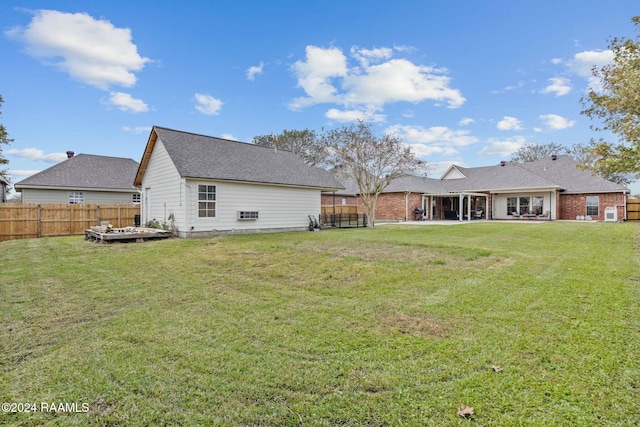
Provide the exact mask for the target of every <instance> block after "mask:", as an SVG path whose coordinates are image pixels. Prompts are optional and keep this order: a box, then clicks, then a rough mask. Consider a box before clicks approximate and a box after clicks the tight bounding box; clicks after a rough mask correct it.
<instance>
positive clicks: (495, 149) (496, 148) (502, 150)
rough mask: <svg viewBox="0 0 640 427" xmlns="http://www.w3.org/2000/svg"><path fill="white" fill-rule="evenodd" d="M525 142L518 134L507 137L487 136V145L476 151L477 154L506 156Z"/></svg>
mask: <svg viewBox="0 0 640 427" xmlns="http://www.w3.org/2000/svg"><path fill="white" fill-rule="evenodd" d="M525 144H526V139H525V138H524V137H523V136H520V135H516V136H512V137H511V138H507V139H496V138H489V145H487V146H485V147H483V148H482V150H480V151H479V152H478V155H480V156H500V157H506V156H509V155H511V154H512V153H515V152H516V151H518V149H519V148H520V147H522V146H524V145H525Z"/></svg>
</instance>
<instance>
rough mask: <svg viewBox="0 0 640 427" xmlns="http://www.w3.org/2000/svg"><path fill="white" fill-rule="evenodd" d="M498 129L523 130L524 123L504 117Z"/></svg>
mask: <svg viewBox="0 0 640 427" xmlns="http://www.w3.org/2000/svg"><path fill="white" fill-rule="evenodd" d="M496 127H497V128H498V129H500V130H522V129H523V128H522V123H521V122H520V120H519V119H517V118H515V117H510V116H504V118H503V119H502V120H500V121H499V122H498V124H497V125H496Z"/></svg>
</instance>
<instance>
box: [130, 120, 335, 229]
mask: <svg viewBox="0 0 640 427" xmlns="http://www.w3.org/2000/svg"><path fill="white" fill-rule="evenodd" d="M134 185H135V186H136V187H137V188H139V189H140V190H141V192H142V220H143V223H146V222H147V221H150V220H153V219H155V220H157V221H159V222H164V221H167V222H170V223H172V224H173V226H174V227H175V229H176V230H177V235H178V236H179V237H199V236H209V235H215V234H220V233H232V232H261V231H284V230H304V229H306V228H307V227H308V225H309V215H313V216H317V215H318V214H319V213H320V198H321V192H322V191H337V190H340V189H341V188H342V185H341V184H340V182H338V181H337V180H336V179H335V178H334V177H333V175H331V173H329V172H328V171H326V170H324V169H321V168H317V167H312V166H308V165H307V164H305V163H304V161H303V160H302V159H301V158H300V157H298V156H297V155H295V154H293V153H292V152H289V151H285V150H278V149H274V148H269V147H263V146H259V145H255V144H249V143H244V142H237V141H231V140H226V139H222V138H215V137H212V136H206V135H199V134H194V133H189V132H182V131H178V130H172V129H167V128H163V127H158V126H154V127H153V129H152V130H151V133H150V135H149V139H148V141H147V145H146V148H145V150H144V154H143V156H142V160H141V162H140V167H139V168H138V172H137V174H136V177H135V182H134Z"/></svg>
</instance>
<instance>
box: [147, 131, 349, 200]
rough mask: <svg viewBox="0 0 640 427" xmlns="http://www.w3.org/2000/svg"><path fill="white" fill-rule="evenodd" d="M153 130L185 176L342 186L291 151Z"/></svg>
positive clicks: (328, 187) (328, 186) (285, 183)
mask: <svg viewBox="0 0 640 427" xmlns="http://www.w3.org/2000/svg"><path fill="white" fill-rule="evenodd" d="M153 131H155V132H156V134H157V135H158V140H159V141H160V142H162V144H163V145H164V147H165V149H166V150H167V152H168V153H169V157H170V158H171V160H172V161H173V163H174V165H175V167H176V168H177V170H178V173H179V174H180V176H181V177H183V178H204V179H219V180H226V181H245V182H255V183H268V184H280V185H292V186H302V187H315V188H321V189H340V188H342V187H343V186H342V184H341V183H340V182H339V181H338V180H336V179H335V178H334V176H333V175H331V173H329V172H328V171H327V170H325V169H321V168H318V167H314V166H309V165H307V164H306V163H304V161H303V160H302V159H301V158H300V157H298V156H297V155H295V154H294V153H292V152H290V151H286V150H275V149H273V148H268V147H263V146H259V145H255V144H249V143H245V142H238V141H231V140H227V139H222V138H215V137H212V136H206V135H198V134H194V133H188V132H182V131H177V130H172V129H167V128H162V127H157V126H156V127H154V128H153Z"/></svg>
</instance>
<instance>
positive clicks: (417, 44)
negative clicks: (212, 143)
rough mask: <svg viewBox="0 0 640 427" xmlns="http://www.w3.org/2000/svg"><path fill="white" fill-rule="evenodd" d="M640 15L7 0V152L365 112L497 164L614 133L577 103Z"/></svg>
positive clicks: (45, 156) (26, 163)
mask: <svg viewBox="0 0 640 427" xmlns="http://www.w3.org/2000/svg"><path fill="white" fill-rule="evenodd" d="M638 14H640V4H638V2H637V1H631V0H629V1H627V0H613V1H610V2H603V1H602V0H599V1H594V0H580V1H573V0H567V1H547V0H538V1H529V0H524V1H513V0H509V1H502V0H500V1H491V0H486V1H476V0H464V1H461V0H458V1H456V0H448V1H445V0H442V1H435V0H433V1H424V0H422V1H413V0H411V1H399V2H389V1H378V0H367V1H348V0H341V1H332V0H330V1H300V0H292V1H289V0H286V1H268V0H263V1H250V0H245V1H209V2H191V1H184V2H173V1H163V0H154V1H147V0H136V1H131V0H127V1H120V0H111V1H108V2H107V1H55V0H52V1H11V0H6V1H3V2H1V3H0V30H1V31H2V33H1V34H0V52H2V59H1V63H0V94H2V96H3V98H4V105H3V106H2V117H1V119H0V120H1V122H2V124H4V126H5V127H6V128H7V131H8V132H9V136H10V137H11V138H13V139H14V140H15V141H14V142H13V143H12V144H11V145H10V146H9V147H3V151H4V155H5V157H6V158H7V159H8V160H9V175H10V177H11V178H12V180H13V182H17V181H19V180H21V179H24V178H26V177H27V176H29V175H31V174H33V173H35V172H38V171H40V170H43V169H46V168H48V167H50V166H52V165H53V164H55V163H56V162H59V161H61V160H64V159H65V158H66V155H65V154H64V153H65V152H66V151H67V150H73V151H75V152H76V153H87V154H100V155H109V156H116V157H127V158H132V159H135V160H137V161H139V160H140V158H141V156H142V152H143V150H144V147H145V144H146V142H147V138H148V135H149V131H150V129H151V126H153V125H158V126H164V127H169V128H174V129H178V130H184V131H188V132H194V133H202V134H206V135H212V136H218V137H224V138H230V139H237V140H239V141H245V142H250V141H251V139H252V138H253V137H254V136H256V135H263V134H269V133H279V132H282V131H283V130H284V129H304V128H309V129H315V130H317V131H321V130H322V129H323V128H324V129H332V128H335V127H339V126H341V125H343V124H347V123H349V121H353V120H357V119H364V120H367V121H370V122H371V123H372V125H373V127H374V129H375V130H376V131H377V132H379V133H380V134H382V133H384V132H393V133H395V134H397V135H399V136H401V137H402V138H403V139H404V140H405V142H406V143H408V144H411V145H412V147H413V148H414V151H415V152H416V153H417V154H418V155H420V156H421V158H423V159H424V160H426V161H428V162H430V163H432V164H433V165H434V167H433V175H434V176H438V175H439V173H440V172H441V171H442V170H443V169H445V168H446V167H447V166H449V165H450V164H452V163H455V164H459V165H463V166H486V165H492V164H497V163H498V162H499V161H500V160H506V159H508V158H509V156H510V155H511V153H513V152H514V151H516V150H517V149H518V148H519V147H520V146H522V145H524V144H529V143H538V144H544V143H548V142H555V143H559V144H563V145H567V146H570V145H573V144H574V143H586V142H588V141H589V139H590V138H591V137H594V136H596V137H598V136H600V135H595V134H594V133H593V131H591V130H590V125H591V124H592V122H591V121H590V120H589V119H588V118H586V117H584V116H581V115H580V110H581V105H580V101H579V100H580V97H581V96H582V95H583V94H584V93H585V91H586V90H587V89H588V87H589V85H590V84H591V85H593V84H596V83H595V82H593V81H590V76H591V73H590V69H591V67H592V66H594V65H596V66H602V65H604V64H606V63H607V62H608V61H610V59H611V54H610V52H608V51H607V50H606V48H607V40H608V39H609V38H611V37H613V36H626V37H635V36H636V33H635V32H634V28H633V26H632V24H631V18H632V17H633V16H634V15H638ZM631 188H632V190H633V191H634V192H636V191H638V190H637V189H636V188H637V187H636V185H634V186H632V187H631Z"/></svg>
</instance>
